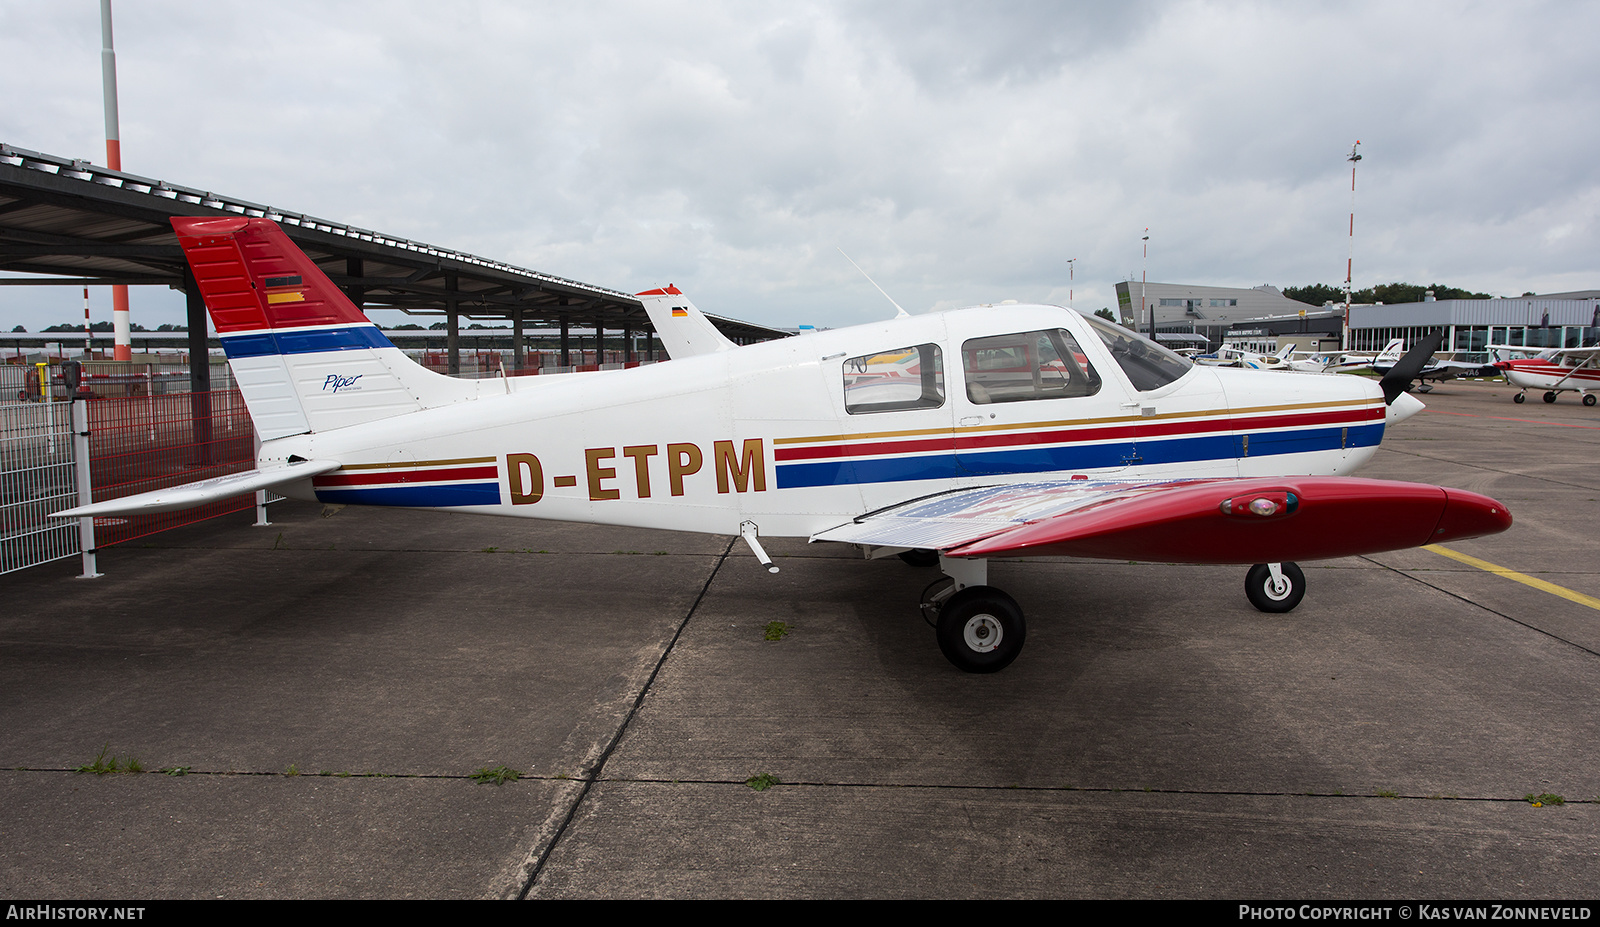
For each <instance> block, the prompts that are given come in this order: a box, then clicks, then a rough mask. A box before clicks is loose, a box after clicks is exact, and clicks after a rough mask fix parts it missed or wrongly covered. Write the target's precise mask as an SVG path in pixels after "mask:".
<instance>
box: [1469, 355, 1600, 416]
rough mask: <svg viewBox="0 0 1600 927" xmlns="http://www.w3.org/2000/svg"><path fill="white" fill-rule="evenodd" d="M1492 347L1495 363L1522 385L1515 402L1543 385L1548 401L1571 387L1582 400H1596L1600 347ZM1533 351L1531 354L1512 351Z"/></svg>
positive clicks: (1599, 382)
mask: <svg viewBox="0 0 1600 927" xmlns="http://www.w3.org/2000/svg"><path fill="white" fill-rule="evenodd" d="M1489 350H1490V351H1492V352H1493V353H1494V355H1495V356H1496V357H1498V358H1500V359H1499V360H1497V361H1496V362H1495V367H1496V368H1498V369H1499V370H1500V372H1501V373H1504V374H1505V376H1506V380H1507V381H1508V382H1510V383H1511V385H1512V386H1516V387H1519V390H1518V392H1517V394H1516V395H1515V396H1512V397H1511V399H1512V401H1513V402H1525V401H1527V398H1528V397H1527V396H1526V395H1525V394H1526V393H1527V391H1528V390H1530V389H1542V390H1544V391H1545V393H1544V401H1545V402H1555V401H1556V395H1557V394H1558V393H1564V392H1567V391H1568V390H1571V391H1573V392H1576V393H1577V394H1578V395H1579V396H1581V397H1583V404H1584V405H1586V406H1592V405H1594V404H1595V394H1594V393H1592V392H1590V390H1600V347H1590V348H1530V347H1519V346H1516V345H1509V344H1491V345H1489ZM1517 354H1521V355H1527V354H1532V355H1533V356H1532V357H1527V356H1523V357H1513V356H1512V355H1517Z"/></svg>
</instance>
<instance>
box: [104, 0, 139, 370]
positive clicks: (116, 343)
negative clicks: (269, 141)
mask: <svg viewBox="0 0 1600 927" xmlns="http://www.w3.org/2000/svg"><path fill="white" fill-rule="evenodd" d="M100 82H101V85H102V87H103V88H104V96H105V107H106V167H109V168H111V169H112V170H114V171H120V170H122V139H121V136H120V133H119V132H118V130H117V53H116V51H114V50H113V49H112V47H111V0H100ZM129 328H130V326H129V323H128V288H127V286H126V285H124V284H120V283H119V284H117V285H116V286H113V287H112V288H111V330H112V332H113V341H112V356H113V357H115V358H116V359H117V360H133V339H132V338H131V337H129V334H128V332H129Z"/></svg>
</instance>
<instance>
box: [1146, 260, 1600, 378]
mask: <svg viewBox="0 0 1600 927" xmlns="http://www.w3.org/2000/svg"><path fill="white" fill-rule="evenodd" d="M1141 289H1142V290H1143V299H1141V298H1140V291H1141ZM1117 305H1118V309H1119V310H1120V311H1119V318H1120V320H1121V321H1122V324H1124V325H1127V326H1129V327H1130V328H1134V329H1137V330H1138V331H1141V332H1146V333H1148V332H1149V329H1150V325H1151V320H1152V319H1154V323H1155V337H1156V339H1157V340H1158V341H1160V342H1161V343H1162V344H1166V345H1168V346H1169V347H1197V348H1205V349H1206V350H1215V349H1216V348H1217V347H1219V346H1221V345H1223V344H1236V345H1240V346H1245V347H1248V348H1250V349H1252V350H1258V351H1270V350H1273V349H1274V348H1276V347H1278V346H1281V345H1282V344H1284V343H1287V342H1289V341H1293V342H1295V344H1296V345H1297V347H1298V348H1299V349H1301V350H1306V351H1315V352H1320V353H1331V352H1334V351H1338V350H1340V349H1341V347H1343V349H1345V350H1349V351H1359V352H1363V353H1373V352H1377V351H1381V350H1383V348H1384V346H1385V345H1387V344H1388V343H1389V342H1390V341H1391V340H1392V339H1395V338H1400V339H1402V340H1403V341H1404V342H1405V344H1406V345H1407V346H1409V345H1411V344H1413V343H1415V342H1416V341H1417V340H1418V339H1419V338H1421V337H1422V336H1423V335H1425V334H1427V333H1429V332H1431V331H1433V330H1434V329H1437V328H1444V329H1445V340H1444V347H1443V348H1442V350H1443V351H1445V352H1450V353H1453V354H1454V355H1455V357H1456V359H1457V360H1465V361H1476V362H1481V363H1489V362H1491V361H1493V360H1494V358H1492V357H1490V356H1489V351H1488V346H1489V345H1491V344H1507V345H1522V346H1528V347H1592V346H1595V345H1600V290H1578V291H1573V292H1567V293H1551V294H1547V295H1544V296H1519V297H1515V298H1510V299H1438V300H1436V299H1434V298H1433V297H1432V296H1428V297H1425V298H1424V299H1423V300H1422V301H1421V302H1415V303H1394V304H1389V305H1385V304H1383V303H1377V304H1375V305H1354V306H1351V307H1350V342H1349V344H1348V345H1341V338H1342V329H1343V324H1344V309H1343V307H1342V306H1338V305H1333V304H1330V305H1324V306H1320V307H1318V306H1310V305H1307V304H1305V303H1302V302H1298V301H1296V300H1293V299H1290V298H1288V297H1287V296H1284V295H1283V294H1282V293H1280V292H1279V291H1278V290H1277V288H1276V287H1271V286H1259V287H1252V288H1248V289H1240V288H1231V287H1216V286H1195V285H1188V284H1173V283H1146V284H1143V285H1141V284H1140V283H1139V281H1137V280H1133V281H1128V282H1124V283H1118V284H1117Z"/></svg>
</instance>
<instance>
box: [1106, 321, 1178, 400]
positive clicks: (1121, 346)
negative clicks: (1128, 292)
mask: <svg viewBox="0 0 1600 927" xmlns="http://www.w3.org/2000/svg"><path fill="white" fill-rule="evenodd" d="M1083 320H1084V321H1085V322H1088V323H1089V325H1090V327H1091V328H1093V329H1094V332H1095V334H1097V335H1099V336H1100V340H1101V341H1104V342H1105V345H1106V348H1107V350H1109V351H1110V352H1111V358H1112V360H1115V361H1116V362H1117V366H1118V367H1121V368H1122V372H1123V373H1125V374H1127V375H1128V380H1129V381H1130V382H1132V383H1133V388H1134V389H1136V390H1139V391H1140V392H1148V391H1149V390H1153V389H1160V388H1161V387H1163V386H1166V385H1167V384H1168V383H1171V382H1173V381H1174V380H1176V379H1178V378H1179V377H1181V376H1183V375H1184V374H1186V373H1188V372H1189V370H1190V369H1191V368H1192V367H1193V366H1194V364H1193V363H1192V362H1190V361H1189V360H1188V359H1187V358H1184V357H1181V356H1179V355H1177V354H1174V353H1172V352H1171V351H1169V350H1167V349H1166V348H1164V347H1162V346H1161V345H1159V344H1156V343H1155V342H1154V341H1151V340H1149V339H1147V338H1141V337H1140V336H1138V335H1136V334H1134V333H1133V332H1130V331H1128V330H1127V329H1126V328H1123V327H1121V326H1120V325H1115V324H1113V323H1111V322H1107V321H1106V320H1104V319H1099V318H1095V317H1094V316H1087V315H1086V316H1084V317H1083Z"/></svg>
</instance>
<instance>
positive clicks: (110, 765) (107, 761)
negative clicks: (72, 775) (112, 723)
mask: <svg viewBox="0 0 1600 927" xmlns="http://www.w3.org/2000/svg"><path fill="white" fill-rule="evenodd" d="M110 752H111V744H110V743H109V742H107V743H106V744H105V746H103V747H101V748H100V752H99V753H98V754H96V755H95V758H94V761H93V762H90V763H85V764H84V765H82V766H79V767H78V768H77V769H74V770H73V772H80V773H94V774H95V775H97V776H104V775H105V774H107V773H142V772H144V764H143V763H141V762H139V758H138V757H129V758H128V761H127V762H126V763H123V762H120V761H119V760H118V759H117V758H116V757H115V756H107V755H106V754H107V753H110Z"/></svg>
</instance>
